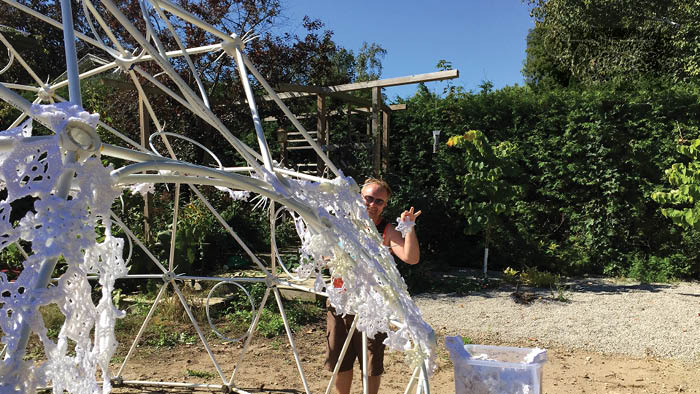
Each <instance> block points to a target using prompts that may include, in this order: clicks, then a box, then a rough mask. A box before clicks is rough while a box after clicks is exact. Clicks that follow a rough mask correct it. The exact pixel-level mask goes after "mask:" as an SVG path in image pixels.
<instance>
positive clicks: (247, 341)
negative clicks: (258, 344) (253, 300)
mask: <svg viewBox="0 0 700 394" xmlns="http://www.w3.org/2000/svg"><path fill="white" fill-rule="evenodd" d="M269 296H270V288H269V287H267V288H266V289H265V294H264V295H263V298H262V301H261V302H260V307H259V308H258V310H257V313H256V314H255V318H254V319H253V323H252V324H251V325H250V327H248V332H247V335H248V336H247V337H246V339H245V343H244V344H243V349H241V356H240V358H239V359H238V361H236V364H235V365H234V367H233V372H232V373H231V379H229V381H228V385H229V386H234V382H233V379H234V378H235V377H236V372H237V371H238V367H239V366H240V365H241V364H242V363H243V360H245V356H246V355H247V354H248V353H247V350H248V346H250V342H251V341H252V340H253V334H255V330H256V329H257V327H258V323H259V322H260V317H261V316H262V311H263V309H264V308H265V305H266V304H267V299H268V297H269Z"/></svg>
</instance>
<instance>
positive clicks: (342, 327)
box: [324, 178, 421, 394]
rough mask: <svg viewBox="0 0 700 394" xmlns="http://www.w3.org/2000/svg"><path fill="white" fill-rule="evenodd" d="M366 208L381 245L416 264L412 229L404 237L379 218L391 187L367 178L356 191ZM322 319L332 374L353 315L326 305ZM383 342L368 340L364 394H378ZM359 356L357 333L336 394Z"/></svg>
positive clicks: (410, 216) (405, 217) (347, 383)
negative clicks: (324, 322) (339, 312)
mask: <svg viewBox="0 0 700 394" xmlns="http://www.w3.org/2000/svg"><path fill="white" fill-rule="evenodd" d="M360 193H361V195H362V198H363V199H364V201H365V205H366V206H367V213H368V214H369V217H370V219H372V221H373V222H374V225H375V226H376V227H377V231H378V232H379V234H381V235H382V239H383V240H384V245H386V246H388V247H389V248H390V250H391V253H393V254H394V255H395V256H396V257H398V258H399V259H401V260H402V261H404V262H405V263H408V264H417V263H418V260H419V259H420V249H419V248H418V237H416V232H415V230H414V229H413V228H409V230H408V233H406V236H405V238H404V237H403V235H402V234H401V232H399V231H398V230H397V229H396V227H395V226H394V225H393V224H390V223H389V221H388V220H387V219H385V218H384V217H382V212H383V211H384V208H386V206H387V202H388V201H389V198H390V197H391V188H390V187H389V185H388V184H387V183H386V182H385V181H383V180H381V179H376V178H369V179H367V180H366V181H365V183H364V185H363V186H362V191H361V192H360ZM420 214H421V211H418V212H414V209H413V207H411V208H410V209H409V210H406V211H403V213H402V214H401V221H402V222H403V221H410V222H413V223H415V221H416V219H417V218H418V216H420ZM342 285H343V284H342V281H340V280H338V281H337V282H334V283H333V286H336V287H342ZM327 306H328V313H327V318H326V361H325V364H324V366H325V368H326V369H327V370H329V371H333V369H334V368H335V364H336V363H337V362H338V358H339V355H340V351H341V349H342V346H343V343H345V339H346V338H347V335H348V330H349V328H350V326H351V325H352V320H353V318H354V316H351V315H346V316H345V317H342V316H338V315H336V313H335V309H333V307H332V306H330V304H327ZM384 339H386V334H383V333H382V334H377V335H375V336H374V339H368V351H367V354H368V360H367V363H368V366H369V368H368V375H369V380H368V386H369V387H368V389H369V390H368V391H369V393H370V394H376V393H378V392H379V383H380V382H381V375H382V373H384V347H385V346H384V343H383V342H384ZM361 356H362V338H361V336H360V334H359V332H357V331H355V332H354V333H353V338H352V340H351V342H350V346H349V347H348V350H347V351H346V353H345V357H344V358H343V360H342V361H341V366H340V370H339V372H338V376H337V378H336V380H335V388H336V390H337V392H338V394H349V393H350V387H351V386H352V366H353V363H354V362H355V358H360V357H361Z"/></svg>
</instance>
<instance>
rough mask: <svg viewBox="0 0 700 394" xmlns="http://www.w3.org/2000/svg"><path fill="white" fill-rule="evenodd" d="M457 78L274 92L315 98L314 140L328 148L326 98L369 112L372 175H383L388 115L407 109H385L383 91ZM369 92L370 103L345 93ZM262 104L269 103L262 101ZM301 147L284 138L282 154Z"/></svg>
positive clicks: (436, 75) (438, 75) (451, 73)
mask: <svg viewBox="0 0 700 394" xmlns="http://www.w3.org/2000/svg"><path fill="white" fill-rule="evenodd" d="M457 77H459V70H447V71H438V72H432V73H427V74H417V75H409V76H405V77H397V78H386V79H379V80H375V81H366V82H356V83H349V84H344V85H335V86H324V87H321V86H303V85H293V84H287V83H283V84H279V85H277V89H276V90H277V91H278V92H280V93H279V94H278V96H279V97H280V98H281V99H283V100H284V99H291V98H297V97H308V96H312V95H315V96H316V97H317V98H316V103H317V104H316V118H317V121H316V125H317V129H316V136H317V140H318V142H319V144H321V145H322V146H326V147H328V146H329V145H330V135H329V134H330V133H329V128H328V115H330V113H329V112H328V108H327V99H328V98H329V97H331V98H335V99H339V100H342V101H345V102H347V103H348V104H349V105H356V106H357V107H355V108H354V109H355V110H357V111H361V112H368V113H369V114H370V117H371V129H370V135H371V137H372V138H373V140H374V141H373V148H372V151H373V158H374V159H373V167H374V173H375V175H379V174H380V172H382V173H386V172H387V171H388V169H389V131H390V124H391V122H390V120H391V112H392V111H397V110H403V109H406V105H405V104H394V105H386V104H384V103H383V102H382V94H381V93H382V92H381V90H382V88H386V87H390V86H399V85H409V84H414V83H420V82H430V81H441V80H446V79H453V78H457ZM364 89H372V99H371V100H366V99H363V98H361V97H357V96H353V95H351V94H349V93H348V92H352V91H357V90H364ZM264 99H265V100H272V98H271V97H267V96H266V97H265V98H264ZM265 120H266V121H276V120H277V119H276V118H274V117H268V118H265ZM303 148H304V147H294V148H290V147H288V145H287V140H286V137H285V139H284V140H283V151H284V152H285V153H284V154H285V155H286V151H287V150H288V149H303ZM323 166H324V165H323V163H322V162H320V161H319V163H318V168H317V169H318V173H319V174H321V173H323V170H324V167H323Z"/></svg>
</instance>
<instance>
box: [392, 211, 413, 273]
mask: <svg viewBox="0 0 700 394" xmlns="http://www.w3.org/2000/svg"><path fill="white" fill-rule="evenodd" d="M420 214H421V211H418V212H415V213H414V212H413V207H411V209H410V210H408V211H404V212H403V213H402V214H401V220H402V221H403V220H411V221H413V222H415V221H416V218H418V216H420ZM386 235H387V238H388V239H389V246H390V247H391V250H392V251H393V252H394V254H395V255H396V257H398V258H400V259H401V260H403V261H404V262H405V263H407V264H411V265H413V264H418V261H419V260H420V247H419V246H418V236H416V230H415V227H413V228H411V229H410V230H409V231H408V234H406V238H403V237H402V236H401V233H400V232H398V231H397V230H396V228H395V227H394V226H393V225H391V224H389V225H387V229H386Z"/></svg>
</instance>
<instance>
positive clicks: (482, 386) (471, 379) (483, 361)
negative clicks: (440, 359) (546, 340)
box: [445, 336, 547, 394]
mask: <svg viewBox="0 0 700 394" xmlns="http://www.w3.org/2000/svg"><path fill="white" fill-rule="evenodd" d="M445 345H446V347H447V350H449V352H450V359H451V360H452V364H454V369H455V393H456V394H540V392H541V389H542V365H543V364H544V363H545V362H546V361H547V351H546V350H544V349H538V348H534V349H530V348H518V347H505V346H487V345H464V344H463V342H462V337H460V336H454V337H445Z"/></svg>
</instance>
